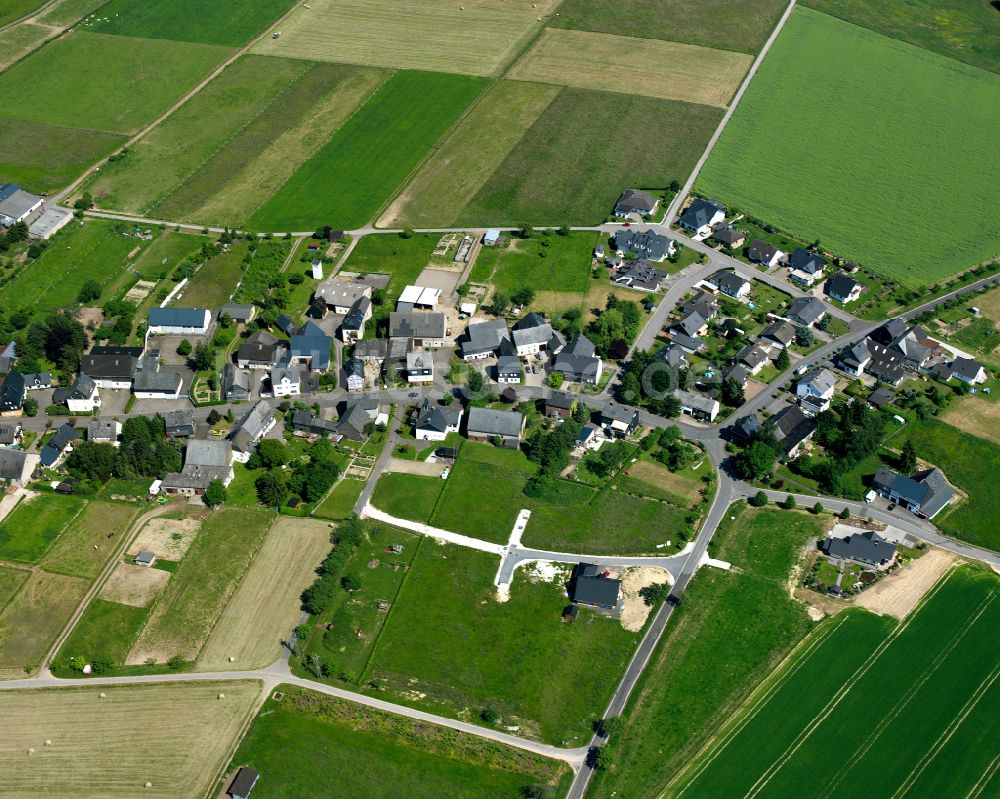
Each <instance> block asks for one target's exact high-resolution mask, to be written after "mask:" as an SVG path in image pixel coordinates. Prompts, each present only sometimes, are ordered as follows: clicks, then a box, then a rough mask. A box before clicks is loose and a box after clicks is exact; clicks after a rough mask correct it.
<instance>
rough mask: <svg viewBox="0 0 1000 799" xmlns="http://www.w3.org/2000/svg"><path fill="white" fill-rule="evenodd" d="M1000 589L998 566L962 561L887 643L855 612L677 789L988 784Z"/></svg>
mask: <svg viewBox="0 0 1000 799" xmlns="http://www.w3.org/2000/svg"><path fill="white" fill-rule="evenodd" d="M998 588H1000V586H998V583H997V580H996V577H995V575H992V574H990V573H988V572H985V571H982V570H979V569H973V568H965V569H962V570H959V571H956V572H952V573H951V574H950V575H949V576H948V577H946V578H945V579H944V580H943V581H942V583H941V584H939V586H938V587H937V588H936V590H934V591H933V592H932V594H931V595H930V596H929V598H928V599H927V600H926V601H925V604H923V605H922V607H921V608H920V609H919V610H918V611H917V613H916V614H915V615H914V616H912V617H910V619H908V620H907V621H906V622H904V623H903V624H901V625H899V626H898V627H897V628H896V629H895V630H894V631H893V633H892V634H891V635H890V636H889V638H888V645H887V646H884V647H877V646H876V645H877V644H878V643H879V639H880V638H881V637H882V636H883V635H884V632H882V633H881V634H880V631H879V630H878V629H877V625H878V622H877V621H873V620H869V619H867V618H865V619H856V620H851V621H849V622H845V623H844V624H843V625H842V626H841V627H840V628H838V629H837V630H836V631H835V632H833V633H832V634H831V635H830V637H829V638H828V639H826V640H825V641H824V642H823V643H822V644H820V646H819V647H818V648H817V649H816V650H814V651H813V652H812V653H810V654H809V655H808V656H807V657H805V658H803V659H802V660H801V661H800V662H799V663H797V664H796V666H795V667H793V668H792V669H791V670H789V671H788V672H787V673H785V674H783V675H781V677H780V678H779V681H778V685H777V687H776V690H775V691H774V693H773V694H772V695H771V696H770V697H769V699H768V701H767V702H766V703H762V704H761V705H760V706H757V707H754V708H753V709H752V710H751V711H749V712H748V713H747V716H746V718H745V723H743V724H742V725H741V726H740V728H739V730H738V732H735V734H733V735H732V736H726V737H725V738H723V740H722V741H720V742H719V745H718V746H717V747H715V748H713V750H711V755H710V756H708V757H705V758H704V759H703V761H702V763H701V765H700V768H696V769H695V770H694V773H693V775H692V776H693V780H692V781H691V782H687V783H686V784H682V785H678V786H677V790H675V791H673V792H668V795H671V796H675V797H680V796H716V795H718V796H722V795H724V796H743V795H750V793H749V792H751V791H752V792H754V793H756V792H759V791H760V790H766V791H767V795H768V796H774V797H812V796H815V797H819V796H829V795H831V794H833V792H835V791H836V790H838V789H844V788H846V787H847V786H850V785H864V786H865V796H867V797H873V799H876V798H877V797H896V796H900V795H902V793H901V792H903V791H904V789H905V792H906V793H907V794H909V795H914V796H934V795H941V793H940V792H941V791H942V790H943V791H944V793H946V794H947V795H950V796H968V795H976V792H974V791H975V788H976V787H977V786H979V787H981V780H982V779H983V775H984V773H989V770H990V768H991V761H993V762H995V756H996V751H995V747H993V746H990V745H989V744H987V743H986V742H985V741H984V740H983V739H984V737H990V736H988V735H987V736H984V735H983V731H984V727H983V725H992V724H994V723H995V720H996V717H997V713H998V712H1000V685H996V678H997V674H998V672H1000V603H997V602H996V601H995V600H996V599H997V594H998V593H1000V591H998ZM833 624H835V622H834V623H833ZM843 627H852V628H853V629H851V630H850V634H849V637H848V638H847V640H844V634H843V633H842V629H843ZM838 638H839V639H840V640H839V641H838V640H837V639H838ZM875 692H877V693H878V695H879V696H880V699H881V701H879V702H872V701H871V697H872V695H873V693H875ZM790 708H794V712H789V709H790ZM834 751H836V752H837V757H836V759H835V760H834V759H831V757H830V755H831V753H832V752H834ZM701 769H703V770H701ZM745 792H747V793H745Z"/></svg>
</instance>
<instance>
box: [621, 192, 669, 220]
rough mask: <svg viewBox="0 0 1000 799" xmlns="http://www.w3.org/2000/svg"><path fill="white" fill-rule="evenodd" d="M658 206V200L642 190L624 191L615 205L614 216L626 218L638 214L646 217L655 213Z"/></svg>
mask: <svg viewBox="0 0 1000 799" xmlns="http://www.w3.org/2000/svg"><path fill="white" fill-rule="evenodd" d="M659 204H660V198H659V197H655V196H653V195H652V194H650V193H649V192H648V191H643V190H642V189H625V191H623V192H622V196H621V197H619V198H618V202H617V203H615V216H628V215H629V214H639V215H640V216H647V215H652V214H655V213H656V209H657V207H658V206H659Z"/></svg>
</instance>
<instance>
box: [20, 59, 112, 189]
mask: <svg viewBox="0 0 1000 799" xmlns="http://www.w3.org/2000/svg"><path fill="white" fill-rule="evenodd" d="M0 61H2V59H0ZM2 66H3V64H2V62H0V68H2ZM124 141H125V137H124V136H121V135H118V134H116V133H106V132H105V131H101V130H81V129H79V128H67V127H62V126H60V125H46V124H43V123H41V122H23V121H20V120H15V119H4V120H2V121H0V173H2V174H3V175H4V178H5V180H7V181H10V182H15V183H18V184H20V185H21V186H23V187H24V188H26V189H28V190H29V191H33V192H49V191H52V190H53V189H56V188H58V187H60V186H65V185H66V184H67V183H69V182H71V181H72V180H73V178H75V177H76V176H77V175H79V174H80V173H81V172H83V171H84V170H85V169H86V168H87V167H89V166H90V165H91V164H93V163H94V162H95V161H98V160H99V159H100V158H101V157H102V156H104V155H106V154H107V153H109V152H111V151H112V150H114V149H115V147H117V146H119V145H120V144H123V143H124ZM25 142H31V146H30V147H26V146H25Z"/></svg>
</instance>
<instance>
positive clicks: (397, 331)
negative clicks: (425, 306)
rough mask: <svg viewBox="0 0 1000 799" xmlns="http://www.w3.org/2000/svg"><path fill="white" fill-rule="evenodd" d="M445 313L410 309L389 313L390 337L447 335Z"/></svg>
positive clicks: (438, 336) (434, 336) (440, 336)
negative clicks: (408, 310) (407, 311)
mask: <svg viewBox="0 0 1000 799" xmlns="http://www.w3.org/2000/svg"><path fill="white" fill-rule="evenodd" d="M445 328H446V323H445V315H444V314H443V313H438V312H436V311H410V312H409V313H399V312H398V311H393V312H392V313H391V314H389V337H390V338H430V339H441V338H444V336H445Z"/></svg>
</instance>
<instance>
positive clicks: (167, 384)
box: [132, 369, 183, 394]
mask: <svg viewBox="0 0 1000 799" xmlns="http://www.w3.org/2000/svg"><path fill="white" fill-rule="evenodd" d="M182 381H183V378H182V377H181V375H180V373H179V372H153V371H150V370H149V369H144V370H142V371H141V372H138V373H136V376H135V381H134V382H133V383H132V390H133V391H135V392H140V391H141V392H149V391H152V392H157V393H159V394H173V393H174V392H176V391H178V390H179V389H180V386H181V383H182Z"/></svg>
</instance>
